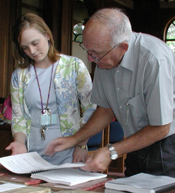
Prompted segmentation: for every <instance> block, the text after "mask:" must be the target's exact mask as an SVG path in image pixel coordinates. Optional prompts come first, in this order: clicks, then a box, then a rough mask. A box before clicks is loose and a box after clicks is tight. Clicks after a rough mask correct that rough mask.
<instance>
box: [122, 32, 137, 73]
mask: <svg viewBox="0 0 175 193" xmlns="http://www.w3.org/2000/svg"><path fill="white" fill-rule="evenodd" d="M135 40H136V35H135V33H133V34H132V37H131V39H130V41H129V46H128V50H127V52H126V53H125V55H124V56H123V59H122V61H121V63H120V66H121V67H123V68H126V69H128V70H131V71H133V70H134V61H135V60H134V49H135V46H134V45H135Z"/></svg>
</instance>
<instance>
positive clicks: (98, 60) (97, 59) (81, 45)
mask: <svg viewBox="0 0 175 193" xmlns="http://www.w3.org/2000/svg"><path fill="white" fill-rule="evenodd" d="M82 43H83V42H81V43H80V44H79V46H80V47H81V48H82V49H83V50H84V51H85V52H86V53H87V54H88V55H89V56H91V57H92V58H93V59H94V60H95V61H96V62H97V63H98V62H100V60H101V59H102V58H104V57H105V56H106V55H107V54H109V52H111V51H112V50H113V49H114V48H116V47H117V46H118V45H119V44H116V45H115V46H114V47H113V48H111V49H110V50H109V51H108V52H106V54H104V55H103V56H102V57H100V58H97V57H95V56H93V55H92V54H91V53H89V50H87V49H86V48H85V47H84V46H83V44H82Z"/></svg>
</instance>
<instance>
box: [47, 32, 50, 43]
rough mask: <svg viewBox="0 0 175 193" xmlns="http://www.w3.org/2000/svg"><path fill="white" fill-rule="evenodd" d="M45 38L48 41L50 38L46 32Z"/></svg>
mask: <svg viewBox="0 0 175 193" xmlns="http://www.w3.org/2000/svg"><path fill="white" fill-rule="evenodd" d="M46 38H47V40H48V41H49V40H50V36H49V34H48V33H46Z"/></svg>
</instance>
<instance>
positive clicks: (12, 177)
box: [0, 173, 43, 185]
mask: <svg viewBox="0 0 175 193" xmlns="http://www.w3.org/2000/svg"><path fill="white" fill-rule="evenodd" d="M0 181H7V182H14V183H20V184H25V185H35V184H40V183H41V182H43V181H42V180H38V179H32V178H30V177H28V176H26V175H17V174H10V173H4V175H1V173H0Z"/></svg>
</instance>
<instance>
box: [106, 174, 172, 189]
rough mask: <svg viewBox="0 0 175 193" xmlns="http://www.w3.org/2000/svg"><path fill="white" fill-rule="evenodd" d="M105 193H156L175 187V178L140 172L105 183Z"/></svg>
mask: <svg viewBox="0 0 175 193" xmlns="http://www.w3.org/2000/svg"><path fill="white" fill-rule="evenodd" d="M105 188H107V189H105V193H112V192H113V191H112V190H114V192H115V190H117V191H128V192H134V193H156V192H163V191H167V190H170V189H173V188H175V178H173V177H169V176H157V175H151V174H146V173H139V174H136V175H134V176H131V177H124V178H119V179H115V180H112V181H108V182H106V183H105Z"/></svg>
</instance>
